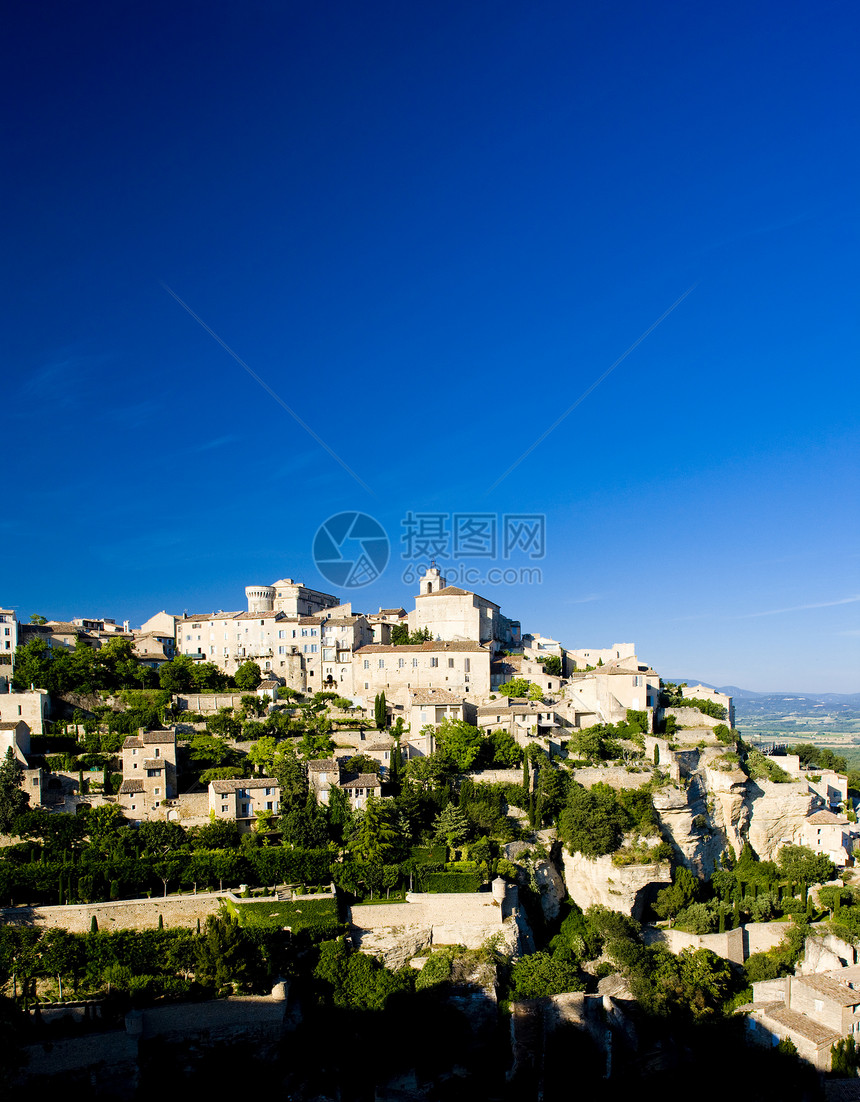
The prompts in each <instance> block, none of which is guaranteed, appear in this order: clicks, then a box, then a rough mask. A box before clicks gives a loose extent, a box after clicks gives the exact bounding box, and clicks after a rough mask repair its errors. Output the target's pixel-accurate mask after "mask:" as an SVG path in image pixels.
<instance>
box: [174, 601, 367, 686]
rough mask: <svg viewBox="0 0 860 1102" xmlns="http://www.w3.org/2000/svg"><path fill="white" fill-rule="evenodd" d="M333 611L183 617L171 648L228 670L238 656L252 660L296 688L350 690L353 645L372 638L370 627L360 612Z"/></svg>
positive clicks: (236, 664) (233, 667) (233, 669)
mask: <svg viewBox="0 0 860 1102" xmlns="http://www.w3.org/2000/svg"><path fill="white" fill-rule="evenodd" d="M344 607H347V608H348V606H344ZM337 613H338V610H334V611H333V612H332V614H330V615H329V614H326V613H323V614H320V615H318V616H288V615H287V614H286V613H284V612H274V611H271V612H265V611H260V612H214V613H209V614H208V615H201V616H188V617H182V618H181V619H180V620H178V621H177V624H176V652H177V653H178V654H185V655H188V656H189V657H191V658H193V659H195V660H198V661H201V662H214V663H215V665H216V666H218V667H219V668H220V669H222V670H224V672H225V673H231V674H232V673H235V672H236V669H237V668H238V667H239V666H241V665H242V663H243V662H256V663H257V665H258V666H259V667H260V669H261V671H262V672H263V674H264V675H265V676H268V677H277V678H281V679H283V680H284V681H285V682H286V683H287V684H288V685H289V686H291V687H292V688H294V689H298V690H299V691H300V692H317V691H320V690H322V689H330V690H333V691H338V692H342V693H344V694H345V695H349V693H350V691H351V689H352V658H353V651H354V649H355V648H357V647H360V646H362V645H364V644H367V643H369V642H370V641H371V639H372V638H373V630H372V628H371V627H370V625H369V624H368V622H367V618H366V617H365V616H353V615H352V613H351V612H349V613H345V614H343V615H338V614H337Z"/></svg>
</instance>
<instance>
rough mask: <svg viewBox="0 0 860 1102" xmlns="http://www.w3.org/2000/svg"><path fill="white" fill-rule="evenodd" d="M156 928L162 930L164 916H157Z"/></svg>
mask: <svg viewBox="0 0 860 1102" xmlns="http://www.w3.org/2000/svg"><path fill="white" fill-rule="evenodd" d="M158 928H159V930H163V929H164V915H159V916H158Z"/></svg>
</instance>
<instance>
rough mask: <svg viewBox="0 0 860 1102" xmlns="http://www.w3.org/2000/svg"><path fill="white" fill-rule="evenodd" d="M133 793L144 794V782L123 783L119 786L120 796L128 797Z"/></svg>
mask: <svg viewBox="0 0 860 1102" xmlns="http://www.w3.org/2000/svg"><path fill="white" fill-rule="evenodd" d="M132 792H143V781H123V782H122V784H121V785H120V786H119V794H120V796H127V795H129V794H130V793H132Z"/></svg>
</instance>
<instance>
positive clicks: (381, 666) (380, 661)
mask: <svg viewBox="0 0 860 1102" xmlns="http://www.w3.org/2000/svg"><path fill="white" fill-rule="evenodd" d="M379 668H380V669H381V670H384V669H385V659H384V658H380V659H379Z"/></svg>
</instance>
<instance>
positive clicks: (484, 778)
mask: <svg viewBox="0 0 860 1102" xmlns="http://www.w3.org/2000/svg"><path fill="white" fill-rule="evenodd" d="M466 776H467V777H468V778H469V780H470V781H474V782H475V784H522V783H523V771H522V769H479V770H477V771H476V772H475V773H467V774H466Z"/></svg>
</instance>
